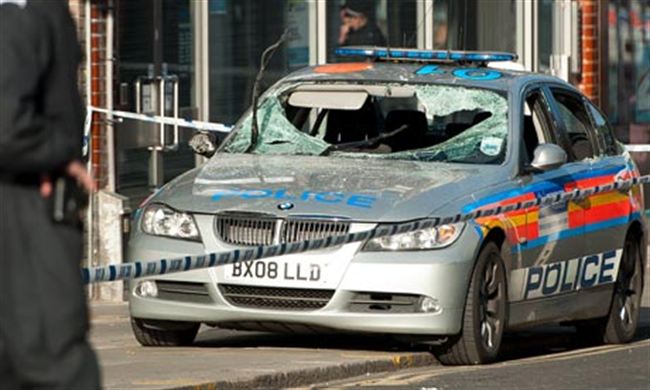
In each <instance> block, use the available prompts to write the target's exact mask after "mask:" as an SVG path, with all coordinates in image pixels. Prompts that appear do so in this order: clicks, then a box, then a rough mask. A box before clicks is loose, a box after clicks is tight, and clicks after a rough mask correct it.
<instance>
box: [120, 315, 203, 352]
mask: <svg viewBox="0 0 650 390" xmlns="http://www.w3.org/2000/svg"><path fill="white" fill-rule="evenodd" d="M199 325H200V324H198V323H194V322H179V321H158V320H145V319H141V318H133V317H131V329H133V335H134V336H135V339H136V340H138V342H139V343H140V344H141V345H143V346H145V347H178V346H184V345H190V344H192V342H194V338H195V337H196V334H197V333H198V331H199Z"/></svg>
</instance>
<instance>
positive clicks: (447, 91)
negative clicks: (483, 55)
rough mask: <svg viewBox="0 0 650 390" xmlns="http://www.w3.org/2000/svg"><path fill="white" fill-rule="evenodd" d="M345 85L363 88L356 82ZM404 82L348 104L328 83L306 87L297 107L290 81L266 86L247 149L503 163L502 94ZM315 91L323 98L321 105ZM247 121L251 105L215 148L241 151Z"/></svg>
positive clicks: (248, 130) (504, 114) (504, 107)
mask: <svg viewBox="0 0 650 390" xmlns="http://www.w3.org/2000/svg"><path fill="white" fill-rule="evenodd" d="M303 85H304V84H303ZM373 85H376V84H373ZM384 86H386V85H384ZM336 87H337V88H332V91H334V90H336V93H337V94H339V95H338V96H340V94H341V88H342V86H341V85H340V84H339V85H336ZM344 87H346V88H350V90H354V89H356V90H359V89H363V87H362V86H360V85H359V84H356V85H355V84H345V85H344ZM410 87H411V88H414V89H415V94H413V96H409V95H403V94H402V95H403V96H402V95H400V96H394V95H392V94H391V93H390V88H374V89H371V88H366V89H365V90H366V92H365V93H366V95H367V98H365V99H366V100H365V102H364V103H363V105H362V106H361V107H360V108H358V107H359V103H355V104H354V105H351V104H350V102H344V101H341V102H340V105H341V107H337V106H336V104H337V103H336V102H337V100H341V99H340V98H339V99H332V96H328V95H326V94H328V93H334V92H331V91H330V92H328V90H327V88H323V89H322V91H320V90H319V91H318V93H314V92H311V94H312V95H313V97H314V100H313V101H312V100H311V98H310V101H309V104H307V105H303V106H299V107H297V106H292V105H291V104H290V103H289V102H294V103H295V102H299V101H302V100H304V99H291V93H292V92H293V91H294V90H295V89H296V85H293V86H285V87H282V88H277V89H276V90H272V91H271V92H270V93H269V94H267V96H266V97H265V98H264V99H263V100H262V101H263V103H262V104H261V105H260V107H259V108H258V113H257V116H258V128H259V132H260V133H259V138H258V142H257V145H256V146H255V147H253V148H250V150H249V151H248V152H249V153H254V154H282V155H328V156H331V157H343V158H368V159H370V158H375V159H399V160H415V161H441V162H459V163H474V164H499V163H501V162H503V160H504V158H505V152H506V143H507V142H506V141H507V134H508V118H507V111H508V103H507V100H506V98H505V97H504V96H502V95H501V94H499V93H498V92H495V91H491V90H486V89H480V88H467V87H460V86H447V85H411V86H410ZM378 91H384V92H378ZM386 91H387V92H386ZM320 94H323V96H322V102H323V104H322V105H320V106H319V104H318V98H319V96H320ZM364 96H365V95H364ZM296 104H300V103H296ZM350 108H358V109H350ZM251 123H252V115H251V113H250V112H249V113H247V114H246V115H245V116H244V118H243V119H242V120H241V121H240V122H239V123H238V124H237V125H236V126H235V133H234V134H232V135H231V136H230V137H228V138H227V139H226V141H225V142H224V146H223V147H222V148H221V151H222V152H226V153H245V152H246V151H247V150H248V149H249V145H250V141H251Z"/></svg>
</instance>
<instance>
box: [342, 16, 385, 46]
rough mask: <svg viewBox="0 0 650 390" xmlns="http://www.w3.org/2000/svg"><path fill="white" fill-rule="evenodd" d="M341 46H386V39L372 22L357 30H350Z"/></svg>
mask: <svg viewBox="0 0 650 390" xmlns="http://www.w3.org/2000/svg"><path fill="white" fill-rule="evenodd" d="M341 46H386V38H385V37H384V34H382V32H381V30H380V29H379V27H377V25H376V24H374V23H372V22H370V21H369V22H368V23H367V24H366V25H365V26H363V27H361V28H360V29H358V30H352V31H350V32H349V33H348V37H347V38H346V39H345V42H344V43H343V44H342V45H341Z"/></svg>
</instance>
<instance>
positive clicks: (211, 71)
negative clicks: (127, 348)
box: [69, 0, 650, 194]
mask: <svg viewBox="0 0 650 390" xmlns="http://www.w3.org/2000/svg"><path fill="white" fill-rule="evenodd" d="M69 2H70V7H71V9H72V12H73V14H74V15H75V18H76V19H77V21H78V26H79V33H80V34H79V35H80V38H81V41H82V44H83V45H84V47H85V53H86V60H85V64H84V67H83V71H82V72H81V77H80V79H81V85H82V86H83V90H84V92H85V95H86V99H87V102H88V104H89V105H93V106H99V107H105V108H109V109H120V110H126V111H138V110H139V111H146V109H147V104H149V105H152V104H153V105H155V104H158V107H161V105H166V106H168V105H169V104H170V102H169V99H171V98H170V97H169V96H170V95H171V93H168V92H169V91H168V89H169V88H170V87H169V85H170V84H167V85H168V86H167V87H164V86H163V87H162V88H163V89H164V88H167V89H166V90H165V91H163V92H162V94H161V93H160V91H159V90H156V89H155V88H158V89H160V88H161V87H160V85H158V84H155V83H154V84H155V85H153V86H150V85H149V86H148V84H147V82H151V80H154V79H157V80H160V79H164V80H168V81H169V80H171V81H172V82H173V83H175V84H174V85H177V88H178V91H177V92H178V93H177V96H176V97H174V98H173V99H172V100H173V101H172V102H171V104H172V105H173V106H175V107H177V111H178V113H177V115H179V116H181V117H186V118H187V117H191V118H194V119H199V120H205V121H212V122H221V123H226V124H232V123H233V122H234V121H235V120H236V119H237V117H238V116H239V115H240V114H241V113H242V112H243V111H244V110H245V109H246V108H247V107H248V106H249V105H250V101H251V91H252V85H253V81H254V79H255V75H256V72H257V69H258V66H259V60H260V54H261V52H262V51H263V50H264V48H266V47H267V46H268V45H270V44H271V43H273V42H274V41H275V40H277V38H278V37H279V36H280V35H281V34H282V33H283V31H284V30H285V29H287V28H288V29H290V30H291V31H292V33H291V37H290V39H289V40H288V41H287V42H286V43H285V45H283V47H282V48H281V50H279V52H278V53H276V55H275V57H274V59H273V61H272V62H271V65H270V67H269V69H268V71H267V72H266V74H265V76H264V79H263V84H264V86H268V85H270V84H271V83H273V82H274V81H275V80H277V79H278V78H280V77H282V76H283V75H285V74H286V73H287V72H290V71H292V70H294V69H297V68H300V67H302V66H306V65H312V64H318V63H324V62H329V61H336V59H335V58H334V57H333V56H332V53H333V49H334V48H335V47H337V46H338V45H339V42H340V39H341V23H342V18H343V17H344V15H343V14H342V5H344V3H345V0H264V1H261V0H139V1H132V0H69ZM354 3H355V4H356V7H357V8H359V7H361V8H363V12H365V13H366V14H367V19H368V23H371V24H373V25H375V26H376V27H377V28H378V29H379V31H380V32H381V34H382V35H383V37H384V38H385V39H386V41H387V43H388V44H389V45H390V46H391V47H417V48H432V49H454V50H460V49H466V50H502V51H511V52H515V53H517V54H518V55H519V59H520V60H519V61H520V62H521V63H522V64H523V65H524V67H525V68H526V69H528V70H532V71H539V72H548V73H552V74H555V75H558V76H560V77H562V78H564V79H566V80H568V81H570V82H571V83H573V84H574V85H577V86H578V87H579V88H580V89H582V90H583V91H584V92H585V93H586V94H587V95H588V96H589V97H590V98H591V99H592V100H593V101H594V102H595V103H596V104H597V105H598V106H600V107H601V108H602V109H603V110H604V111H605V112H606V113H607V114H608V116H609V118H610V120H611V121H612V123H613V125H614V126H615V128H616V131H617V135H618V137H619V139H621V140H622V141H623V142H632V143H642V144H647V143H650V3H649V2H648V1H647V0H609V1H604V0H601V1H598V0H533V1H524V0H462V1H456V0H368V1H366V2H365V4H362V5H361V6H359V2H354ZM361 3H363V1H362V2H361ZM351 4H352V3H351ZM143 83H144V84H143ZM147 88H149V89H147ZM151 88H153V89H151ZM152 91H153V92H152ZM156 91H157V92H156ZM156 100H157V101H158V103H156ZM163 101H164V103H163ZM150 108H151V107H150ZM152 109H153V108H152ZM165 109H167V110H168V111H169V107H166V108H162V110H163V111H162V112H163V113H165V112H167V111H165ZM154 110H155V109H154ZM172 111H173V110H172ZM172 111H169V113H170V114H171V112H172ZM156 112H158V111H156ZM119 137H120V136H119V134H118V131H117V130H116V129H115V126H114V122H113V121H111V120H107V118H105V117H103V116H100V115H96V116H95V118H94V120H93V126H92V128H91V138H92V143H91V146H92V151H91V157H92V164H93V170H94V172H95V174H96V176H97V178H98V181H99V184H100V186H102V187H104V188H108V189H109V190H111V191H117V192H121V193H127V194H135V193H138V191H140V190H138V189H142V188H145V187H147V186H148V187H151V180H150V178H149V179H148V176H150V175H151V166H152V165H151V164H152V161H151V147H150V146H149V147H148V146H147V145H145V144H141V143H140V144H129V143H128V142H127V143H126V144H125V143H124V142H120V140H119ZM162 155H164V157H163V158H164V159H165V164H164V167H165V168H166V169H164V170H163V172H161V173H159V174H160V175H161V178H160V180H159V182H160V181H166V180H169V179H170V178H171V177H173V176H175V175H176V174H178V173H179V172H181V171H183V170H185V169H187V168H189V167H191V166H193V164H194V157H193V156H192V154H191V153H190V152H189V151H188V150H187V149H186V148H184V147H183V146H182V145H181V146H180V147H178V148H175V149H174V151H173V152H172V151H169V150H166V151H164V152H163V153H162ZM638 157H639V159H640V161H641V162H642V163H643V164H645V165H648V161H650V159H648V160H646V159H645V156H644V155H641V154H639V155H638Z"/></svg>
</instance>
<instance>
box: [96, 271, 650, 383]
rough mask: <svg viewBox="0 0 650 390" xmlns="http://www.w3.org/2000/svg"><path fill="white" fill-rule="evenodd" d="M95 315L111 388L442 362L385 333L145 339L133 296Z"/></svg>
mask: <svg viewBox="0 0 650 390" xmlns="http://www.w3.org/2000/svg"><path fill="white" fill-rule="evenodd" d="M645 280H646V285H645V289H644V294H643V302H642V311H641V320H640V325H639V329H638V332H637V340H641V341H643V340H645V341H647V339H650V268H649V269H647V270H646V279H645ZM91 323H92V330H91V341H92V344H93V346H94V348H95V350H96V351H97V353H98V356H99V360H100V365H101V369H102V374H103V383H104V387H105V388H106V389H197V390H198V389H210V390H212V389H217V388H218V389H250V388H260V387H263V388H280V387H300V386H309V385H312V384H315V383H321V384H322V383H325V384H327V383H330V382H334V381H337V380H339V381H340V380H341V379H344V378H354V377H360V376H370V375H373V374H378V373H381V374H385V373H387V372H395V371H398V370H404V369H413V368H416V367H425V368H423V369H425V370H426V367H429V368H433V366H437V365H439V363H438V362H437V361H436V359H435V358H434V357H433V355H432V354H431V353H430V352H429V350H428V348H427V347H426V346H423V345H413V344H408V343H404V342H400V341H396V340H394V339H392V338H389V337H383V336H359V335H325V336H324V335H300V336H297V335H284V334H270V333H261V332H240V331H231V330H222V329H214V328H208V327H203V328H202V330H201V332H200V333H199V335H198V337H197V340H196V342H195V343H194V345H192V346H191V347H183V348H161V347H142V346H140V345H139V344H138V343H137V342H136V341H135V339H134V338H133V336H132V333H131V329H130V325H129V321H128V306H127V305H126V304H108V303H93V304H91ZM573 335H574V332H573V330H572V329H571V328H561V327H541V328H536V329H532V330H528V331H525V332H518V333H516V334H513V335H509V336H508V337H507V338H506V340H505V342H504V347H503V349H504V351H503V355H504V357H503V360H505V361H516V360H521V359H527V358H534V357H535V356H539V355H543V354H547V353H563V352H571V351H572V350H577V349H579V348H582V346H579V345H576V344H575V343H574V342H573V341H574V337H573ZM636 353H637V354H638V353H643V352H636ZM436 369H438V370H442V369H447V368H443V367H438V368H436Z"/></svg>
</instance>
